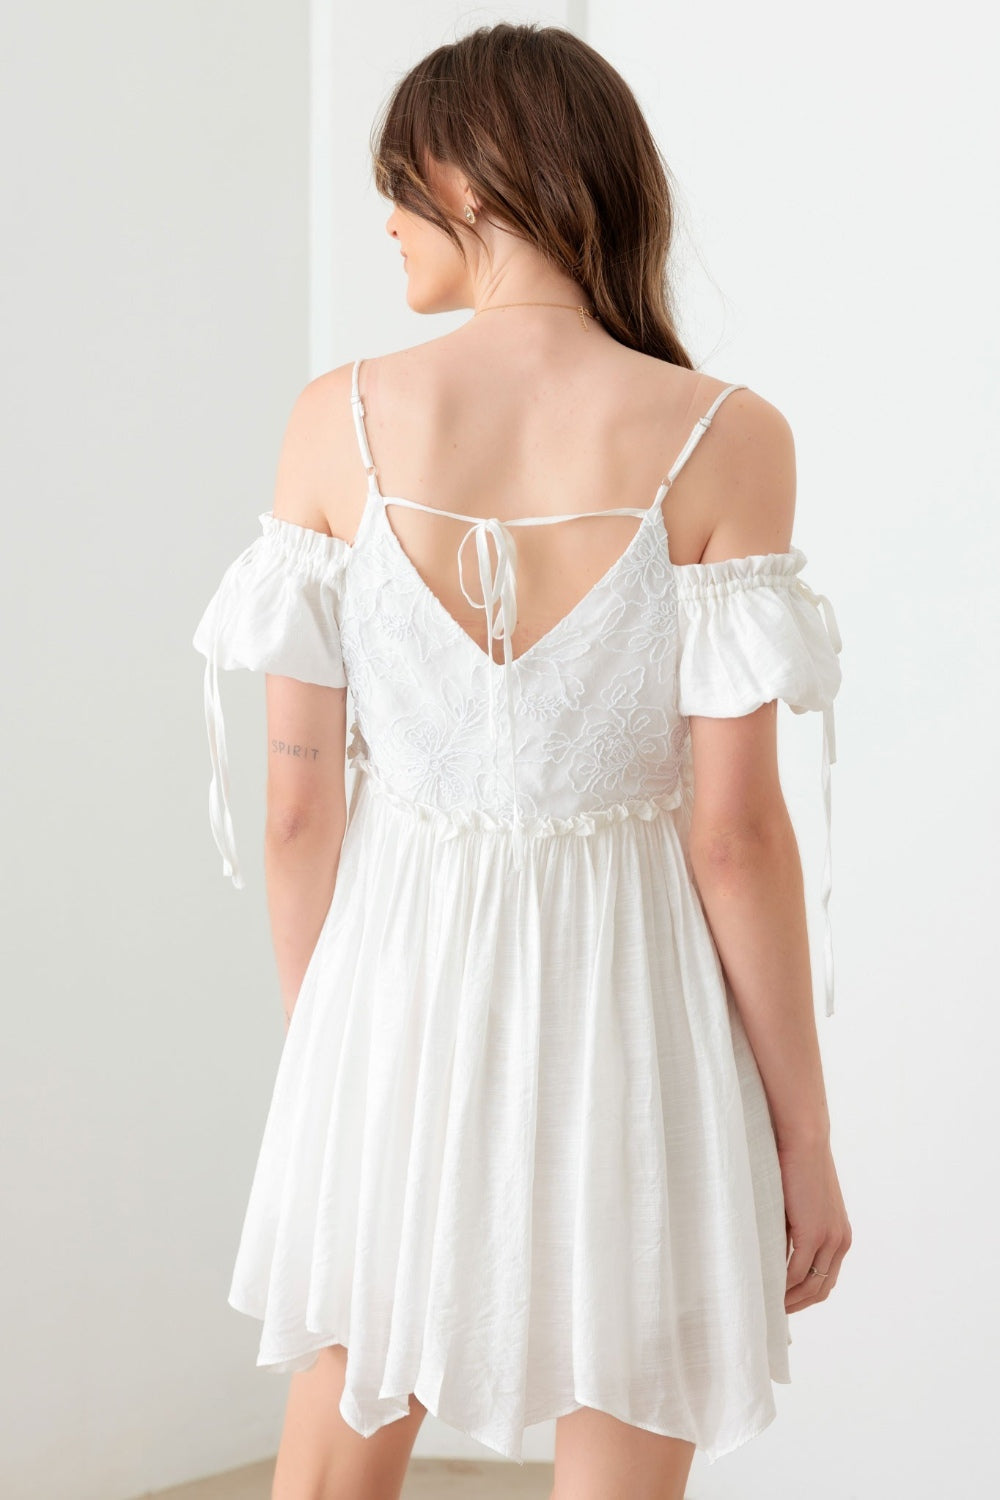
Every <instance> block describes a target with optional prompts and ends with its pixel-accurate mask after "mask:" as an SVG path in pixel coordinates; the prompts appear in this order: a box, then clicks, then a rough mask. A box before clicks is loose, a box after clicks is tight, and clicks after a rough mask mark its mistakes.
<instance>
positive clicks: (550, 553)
mask: <svg viewBox="0 0 1000 1500" xmlns="http://www.w3.org/2000/svg"><path fill="white" fill-rule="evenodd" d="M520 315H521V314H520V313H519V312H518V311H515V312H514V313H513V316H515V317H516V316H520ZM507 316H508V313H506V312H497V314H496V318H498V319H502V318H504V317H507ZM511 330H512V331H511V334H509V335H507V337H506V338H503V339H502V340H498V338H497V337H496V335H495V334H492V331H490V332H487V331H486V330H476V331H475V332H476V334H477V335H478V336H477V337H473V335H472V333H471V332H470V330H469V326H468V325H466V327H465V328H463V329H462V330H459V331H458V332H456V333H452V334H448V335H445V336H444V337H443V338H440V339H435V340H432V341H430V342H429V343H428V344H424V345H418V346H416V347H415V348H411V349H405V350H402V351H399V352H397V353H393V354H389V355H385V356H381V357H379V358H367V359H364V360H363V362H362V365H361V370H360V373H359V387H360V392H361V396H362V398H363V401H364V409H365V418H364V420H365V426H366V429H367V435H368V442H369V445H370V451H371V455H372V458H373V461H374V463H375V465H376V469H377V478H378V484H379V489H380V490H381V492H382V494H383V496H386V497H403V498H405V499H408V500H414V501H418V502H420V503H421V504H424V505H427V506H432V507H436V508H438V509H440V510H444V511H448V512H460V513H463V514H471V515H475V516H481V517H483V518H487V517H491V516H493V517H498V518H500V519H501V520H508V519H516V518H519V517H526V516H542V515H558V514H561V513H567V512H572V513H576V512H587V513H591V512H594V513H597V512H600V511H603V510H607V509H615V508H617V507H624V506H629V507H633V508H637V509H645V508H646V507H648V506H649V505H650V504H651V503H652V502H653V500H654V498H655V495H656V491H657V488H658V486H659V485H660V482H661V480H662V479H663V478H664V477H665V476H666V474H667V472H668V470H669V468H670V466H671V464H672V463H673V461H674V460H675V459H676V458H677V456H678V454H679V453H680V451H681V449H682V447H683V444H684V442H685V440H686V439H687V437H688V436H689V434H690V431H691V428H692V426H693V424H694V423H695V421H696V419H697V418H698V417H699V416H701V415H702V414H703V413H704V411H705V410H707V408H708V407H709V406H710V404H711V402H712V401H713V400H714V399H715V398H716V396H717V395H718V394H719V393H720V392H721V391H722V390H723V389H725V383H724V382H723V381H720V380H717V379H715V378H714V377H711V376H707V375H700V374H697V373H695V372H693V371H690V370H686V369H681V368H678V367H677V366H672V365H666V364H664V362H663V361H661V360H656V359H651V358H649V357H647V356H646V355H643V354H640V353H638V352H637V351H634V350H631V349H626V348H624V347H623V346H622V345H620V344H618V343H616V342H615V341H614V340H613V339H610V338H608V337H607V336H606V335H604V334H603V333H601V332H600V331H598V330H596V329H594V330H589V331H588V337H587V338H586V339H580V338H579V337H575V338H573V339H571V341H570V343H569V345H567V344H566V343H565V342H564V341H562V340H560V339H559V338H558V337H552V334H553V332H554V331H553V330H550V331H549V335H550V336H549V338H548V340H547V341H546V342H544V343H543V342H541V341H539V340H538V338H537V337H534V338H533V339H532V341H531V343H530V345H528V346H526V345H525V341H524V340H523V339H522V338H520V337H516V335H518V334H520V333H521V332H522V331H523V325H522V326H521V327H520V328H515V326H514V325H513V324H511ZM571 331H572V332H578V330H575V329H574V330H571ZM536 332H537V330H536ZM581 344H587V345H588V349H587V351H586V354H585V356H583V357H581V348H580V346H581ZM346 376H347V367H343V368H342V369H341V370H338V371H334V372H331V374H330V375H327V376H324V377H322V378H321V381H320V382H317V384H320V385H322V384H325V386H326V390H325V392H324V393H323V395H322V400H321V401H317V402H316V404H315V417H314V427H315V441H316V443H317V444H322V443H326V444H327V446H328V450H329V462H330V472H329V484H328V487H327V492H326V493H327V500H326V504H325V506H324V518H325V520H326V523H327V526H328V528H329V530H330V531H331V532H332V533H333V534H334V535H335V536H341V537H343V538H345V539H346V540H350V539H351V538H352V537H353V536H354V534H355V532H356V530H357V526H358V523H359V521H360V517H361V513H362V510H363V506H364V501H365V496H366V484H365V480H364V473H363V470H362V469H361V467H360V466H359V465H358V462H357V456H358V451H357V444H356V441H355V434H354V431H353V430H352V427H351V424H350V421H349V419H348V415H347V410H348V407H347V400H346V399H345V395H346V388H347V379H346ZM317 394H319V392H317ZM783 429H784V423H783V419H782V418H781V417H780V415H779V414H778V413H777V412H776V411H775V409H774V408H773V407H771V406H770V405H769V404H768V403H767V402H765V401H764V400H763V399H762V398H761V397H759V396H757V395H755V394H754V393H753V392H750V391H747V390H746V389H745V388H741V389H740V390H739V391H737V392H735V393H734V395H733V397H732V398H731V399H730V400H729V401H728V402H727V405H726V408H725V411H724V412H723V413H722V414H721V415H720V418H719V419H718V420H717V421H716V423H715V424H714V427H713V436H712V442H711V444H707V445H705V448H704V449H703V451H702V452H700V453H699V456H698V461H697V463H692V464H691V465H690V466H688V465H685V468H684V470H683V471H682V473H681V474H680V475H679V476H678V478H677V480H676V488H674V486H671V492H670V494H669V495H668V496H667V497H666V498H665V500H664V503H663V506H662V518H663V523H664V525H665V527H666V529H667V531H668V534H669V540H668V546H669V555H670V558H671V560H672V561H673V562H674V563H687V562H697V561H699V560H700V559H701V558H702V555H703V553H705V549H706V545H707V544H708V542H709V539H710V537H711V535H712V532H713V529H714V527H715V524H716V520H717V518H718V514H719V511H720V510H721V509H722V508H723V507H724V504H725V497H726V495H727V494H728V496H729V499H730V504H731V505H732V504H735V503H740V502H741V500H742V503H743V504H744V505H745V504H746V503H747V502H746V500H745V498H743V497H742V496H741V495H740V493H739V492H738V491H737V492H735V493H734V490H733V487H732V485H731V484H729V483H728V482H727V481H728V480H729V477H730V475H729V472H728V471H729V468H731V467H732V465H733V461H734V454H735V452H736V451H737V449H738V447H739V446H740V445H741V444H742V445H743V446H744V447H745V443H746V440H747V438H748V437H753V438H756V441H757V443H758V446H760V445H762V444H763V445H766V444H768V443H770V445H771V451H772V454H773V457H771V458H769V457H768V455H767V453H766V452H765V453H764V455H763V456H762V457H758V459H757V471H758V473H760V474H761V480H760V487H761V488H764V486H765V485H766V486H767V487H769V488H771V489H772V491H773V488H774V483H773V482H772V481H771V477H770V476H771V475H772V474H773V475H777V474H778V472H779V470H780V467H781V465H782V464H784V465H785V467H786V468H787V449H786V448H785V447H784V446H783V439H784V431H783ZM709 448H711V450H712V451H711V452H709V451H708V449H709ZM743 479H744V489H745V488H746V484H747V475H746V470H745V468H744V476H743ZM279 503H280V495H279ZM389 519H390V522H391V525H392V528H393V530H394V532H395V533H396V536H397V537H398V539H399V542H400V545H401V546H402V548H403V550H404V551H405V553H406V554H407V556H408V557H409V558H410V559H411V561H412V562H413V564H414V566H415V567H416V569H417V571H418V572H419V574H420V576H421V577H422V579H423V580H424V582H425V583H426V584H427V586H428V587H429V588H430V589H431V591H432V592H433V593H434V594H435V596H436V597H437V598H438V599H439V600H440V601H441V603H442V605H443V606H444V607H445V608H446V609H447V611H448V613H449V614H450V615H451V616H452V618H453V619H454V620H456V621H457V622H458V623H459V624H460V625H461V626H462V628H463V629H465V630H466V631H467V633H468V634H469V635H470V636H471V637H472V638H473V639H474V640H475V641H476V642H477V643H478V644H479V645H480V646H481V647H482V648H483V649H484V650H486V649H488V647H487V636H486V627H485V622H484V617H483V611H482V610H481V609H479V610H477V609H475V608H474V607H473V606H472V605H470V603H469V601H468V600H467V599H466V598H465V596H464V595H463V593H462V590H461V587H460V583H459V576H458V569H457V567H456V561H455V551H456V547H457V546H458V544H459V542H460V540H461V537H462V534H463V531H464V530H465V526H464V525H463V523H462V522H461V521H458V520H450V519H447V518H443V519H440V520H438V519H435V518H433V517H428V516H426V515H424V514H421V513H416V512H414V511H412V510H408V509H405V508H403V507H401V506H390V508H389ZM635 529H636V522H635V520H633V519H631V518H630V517H627V516H614V515H609V516H607V517H606V518H602V519H600V520H599V521H597V522H596V523H595V522H594V521H593V520H590V519H582V520H576V521H565V522H562V523H560V524H559V525H558V526H536V527H530V528H529V527H521V528H520V529H519V530H518V531H517V538H516V540H517V570H518V571H517V594H518V610H517V615H518V620H517V627H516V630H515V634H514V637H513V641H512V645H513V652H514V655H515V656H517V655H518V654H520V653H521V652H522V651H524V650H526V649H527V648H528V647H529V646H531V645H533V644H534V643H535V642H537V641H538V640H539V638H540V637H541V636H542V635H543V634H544V633H545V632H546V631H547V630H549V629H551V628H552V627H553V625H555V624H556V623H557V622H558V621H559V620H560V619H561V618H562V617H563V616H565V615H567V614H568V613H569V612H570V610H571V609H572V608H573V607H574V606H575V605H577V604H578V603H579V602H580V601H581V599H582V598H583V597H584V596H585V594H586V592H587V590H588V589H589V588H590V587H592V585H593V584H594V582H595V581H596V580H597V579H598V578H600V577H601V576H602V575H603V574H604V573H605V572H607V570H608V569H609V568H610V567H611V566H612V565H613V564H614V562H615V560H616V559H617V558H618V557H619V556H620V555H621V554H622V552H623V551H624V549H625V548H626V546H627V545H628V544H629V542H630V540H631V538H632V536H633V534H634V532H635ZM709 555H710V554H709ZM494 657H495V659H496V660H498V661H499V660H500V657H501V652H500V649H499V646H498V644H496V643H495V644H494Z"/></svg>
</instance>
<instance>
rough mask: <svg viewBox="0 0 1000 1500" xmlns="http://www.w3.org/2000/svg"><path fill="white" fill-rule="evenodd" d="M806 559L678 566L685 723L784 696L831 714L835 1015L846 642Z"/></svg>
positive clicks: (827, 950)
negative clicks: (840, 700)
mask: <svg viewBox="0 0 1000 1500" xmlns="http://www.w3.org/2000/svg"><path fill="white" fill-rule="evenodd" d="M806 561H807V559H806V556H805V554H804V553H803V552H802V551H800V550H799V548H797V547H793V548H791V549H790V550H789V551H788V552H772V553H761V554H754V555H752V556H748V557H732V558H726V559H723V560H721V561H719V562H711V563H686V564H683V565H680V566H678V567H676V568H675V577H676V583H677V601H678V619H679V626H680V655H679V660H678V707H679V709H680V712H681V713H682V714H684V715H685V716H690V715H692V714H698V715H704V716H706V717H708V718H735V717H740V716H742V715H744V714H748V713H753V712H754V711H755V710H756V709H758V708H760V707H761V705H762V704H764V703H770V702H772V701H773V700H775V699H778V698H780V699H782V700H783V701H784V702H786V703H787V704H788V705H789V707H790V708H791V709H792V710H793V712H794V713H805V712H807V711H808V710H817V711H819V712H821V713H822V715H823V753H822V768H821V776H822V786H823V805H824V811H825V814H826V852H825V856H824V861H823V878H822V886H821V902H822V908H823V918H824V942H823V946H824V972H825V1009H826V1014H827V1015H828V1016H832V1015H833V1012H834V982H833V937H832V932H831V926H830V910H829V903H830V895H831V891H832V886H833V882H832V864H831V824H832V814H831V792H830V767H831V765H832V764H833V763H834V762H835V761H836V759H837V745H836V734H835V726H834V713H833V700H834V699H835V697H836V696H837V693H838V691H839V689H840V684H841V669H840V663H839V661H838V659H837V658H838V656H839V653H840V651H841V648H842V641H841V636H840V630H839V628H838V625H837V620H836V616H835V614H834V611H833V605H832V604H831V603H830V600H829V599H828V598H827V597H826V595H825V594H817V593H814V592H813V590H812V589H811V588H810V587H809V585H808V584H807V583H806V582H805V581H804V580H803V579H802V578H801V577H800V576H799V575H800V574H801V572H802V569H803V567H804V566H805V563H806Z"/></svg>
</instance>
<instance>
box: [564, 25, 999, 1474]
mask: <svg viewBox="0 0 1000 1500" xmlns="http://www.w3.org/2000/svg"><path fill="white" fill-rule="evenodd" d="M985 19H986V11H985V10H984V8H983V7H981V6H976V5H974V4H970V3H968V0H958V3H957V4H955V5H953V6H950V7H949V8H948V9H947V10H930V9H928V8H927V7H916V8H914V7H910V8H904V7H902V6H899V5H894V4H888V3H886V0H878V3H876V4H874V5H873V4H870V3H868V4H861V3H859V0H846V3H845V4H842V5H840V6H838V7H836V8H834V9H830V8H829V7H827V8H820V9H816V8H811V7H803V6H801V5H796V4H792V3H788V0H761V3H758V4H755V5H752V6H747V5H745V4H741V3H737V0H715V3H713V4H712V5H711V7H704V6H691V5H678V4H670V5H666V6H652V5H647V4H645V3H642V4H637V3H630V4H629V3H622V0H615V3H611V0H591V6H590V25H589V30H588V40H589V41H590V42H592V44H593V45H594V46H596V47H597V48H598V49H599V50H601V51H602V52H604V53H605V55H606V56H607V57H608V58H609V59H610V60H611V61H612V62H613V63H614V64H615V65H616V66H617V67H618V68H619V69H621V71H622V72H623V73H624V74H625V76H626V77H627V78H628V79H629V80H630V82H631V83H632V85H633V87H634V88H635V89H636V90H637V92H638V94H639V97H640V100H641V101H642V102H643V103H644V105H645V106H646V108H647V110H648V112H649V115H650V119H651V121H652V123H653V126H654V129H655V132H656V134H657V138H658V140H659V141H660V144H661V146H662V148H663V151H664V153H665V155H666V158H667V160H668V162H669V163H670V164H671V167H672V168H673V170H674V172H675V173H676V174H677V175H678V177H679V179H680V182H681V185H682V190H683V196H684V206H685V213H686V222H687V232H686V234H685V237H684V240H683V245H682V262H683V263H684V264H686V267H687V270H686V273H685V275H684V278H683V281H682V305H683V306H684V308H685V324H686V327H687V330H688V335H689V340H690V343H691V344H692V345H693V346H694V349H695V351H696V355H697V356H698V357H699V358H701V359H702V360H703V362H704V365H705V368H707V369H710V370H711V371H712V373H713V374H716V375H720V376H725V378H726V379H728V380H739V381H744V382H746V383H748V384H750V385H751V386H752V387H753V388H754V389H756V390H758V391H760V392H761V393H762V394H763V395H765V396H766V397H767V398H768V399H769V400H771V401H773V402H774V403H775V404H776V405H778V406H779V407H780V408H781V409H782V410H783V411H784V412H785V413H786V415H787V416H788V418H789V420H790V421H791V423H792V426H793V429H794V431H795V433H796V435H797V450H798V468H799V496H800V498H799V504H798V521H797V532H798V543H799V545H800V546H801V547H802V549H803V550H804V551H805V553H806V554H807V556H808V557H809V558H810V576H811V581H812V584H813V587H814V588H818V589H821V590H823V591H824V592H826V593H827V594H829V595H830V597H831V599H832V600H833V602H834V606H835V608H836V611H837V618H838V621H839V624H840V628H841V632H842V635H843V639H844V651H843V655H842V658H841V660H842V665H843V669H844V686H843V689H842V693H841V696H840V697H839V699H838V703H837V739H838V751H839V760H838V763H837V764H836V765H835V766H834V767H833V811H834V835H833V878H834V888H833V900H832V903H831V915H832V920H833V925H834V942H835V946H836V950H837V1014H836V1015H835V1016H834V1017H833V1018H832V1019H831V1020H830V1021H826V1020H825V1019H824V1018H823V1017H822V1016H821V1017H820V1038H821V1043H822V1047H823V1052H824V1058H825V1063H826V1071H827V1077H828V1082H829V1091H830V1095H831V1105H832V1110H833V1121H834V1149H835V1155H836V1158H837V1161H838V1164H839V1167H840V1173H841V1179H842V1184H843V1187H844V1192H845V1196H846V1198H847V1203H848V1211H849V1213H850V1215H851V1220H852V1225H853V1228H854V1234H855V1243H854V1246H853V1248H852V1250H851V1252H850V1255H849V1256H848V1258H847V1261H846V1262H845V1266H844V1270H843V1272H842V1274H841V1277H840V1281H839V1284H838V1286H837V1288H836V1290H835V1292H834V1294H833V1295H832V1296H831V1298H830V1299H829V1300H828V1301H827V1302H826V1303H825V1304H821V1305H820V1306H818V1307H814V1308H811V1309H808V1310H806V1311H803V1312H801V1313H798V1314H796V1315H795V1316H794V1317H793V1319H792V1323H791V1327H792V1334H793V1340H794V1342H793V1345H792V1348H791V1350H790V1356H791V1367H792V1380H793V1384H792V1385H791V1386H787V1387H780V1386H779V1387H775V1395H776V1400H777V1403H778V1419H777V1421H776V1422H774V1423H773V1424H772V1426H771V1427H770V1428H769V1429H768V1431H767V1432H765V1433H764V1434H763V1435H762V1436H761V1437H759V1438H757V1439H756V1440H755V1441H754V1442H753V1443H751V1444H750V1445H748V1446H747V1447H746V1448H745V1449H743V1450H742V1451H741V1452H739V1453H737V1454H734V1455H731V1456H729V1457H728V1458H726V1459H723V1460H720V1462H719V1463H717V1464H715V1465H713V1466H711V1467H710V1466H708V1465H707V1464H705V1463H704V1462H703V1460H702V1457H701V1455H698V1457H696V1459H695V1466H694V1469H693V1471H692V1481H691V1494H692V1496H694V1497H697V1500H717V1497H718V1500H723V1497H725V1500H730V1497H732V1500H736V1497H739V1500H772V1497H776V1496H802V1495H808V1496H809V1500H854V1497H857V1500H875V1497H883V1496H885V1497H890V1496H891V1497H895V1496H903V1495H905V1496H907V1497H908V1500H938V1497H940V1496H943V1495H959V1494H961V1495H968V1496H980V1495H986V1494H993V1493H997V1489H998V1477H1000V1464H998V1459H997V1456H996V1452H995V1446H994V1444H993V1443H992V1442H991V1441H990V1440H989V1438H988V1436H987V1434H989V1433H991V1432H992V1430H993V1423H992V1419H993V1417H994V1415H995V1407H996V1397H997V1394H998V1390H1000V1387H998V1382H997V1376H996V1370H995V1355H996V1349H997V1343H998V1332H1000V1329H998V1318H997V1311H998V1296H997V1291H996V1284H995V1281H996V1278H995V1276H994V1274H993V1272H992V1269H991V1264H992V1254H993V1246H994V1243H995V1239H996V1235H995V1229H996V1220H997V1215H996V1205H995V1202H994V1194H993V1192H992V1191H991V1189H992V1185H993V1184H994V1183H995V1181H996V1141H997V1139H998V1125H1000V1120H998V1109H997V1097H998V1093H1000V1091H998V1089H997V1086H996V1082H995V1076H994V1075H995V1068H996V1059H997V1040H998V1027H997V1009H996V999H997V978H996V974H997V963H996V954H995V943H994V936H995V931H996V915H995V911H994V908H995V905H996V901H997V896H998V894H1000V892H998V887H997V880H996V855H995V842H994V841H995V838H996V830H997V826H998V824H997V794H996V759H997V757H996V734H997V728H998V713H997V682H998V671H997V664H996V654H997V646H998V643H1000V631H998V609H997V599H998V587H997V580H996V576H995V575H996V558H997V555H998V550H1000V549H998V542H1000V525H998V516H1000V505H998V503H997V493H996V491H997V482H996V476H997V473H998V469H1000V454H998V452H997V447H998V444H997V427H998V424H997V416H998V413H997V391H998V360H997V327H998V322H997V313H998V297H997V273H996V267H997V263H998V244H997V239H998V236H997V228H998V218H1000V215H998V204H997V170H996V161H995V154H993V155H991V152H990V148H991V146H995V142H996V139H997V125H998V121H997V117H996V89H995V78H994V76H993V72H992V71H991V70H990V68H989V61H988V59H989V47H988V45H986V42H987V39H986V37H985V36H984V34H983V28H984V24H985ZM810 717H812V716H810ZM783 734H784V741H783V744H784V746H786V747H787V746H790V745H791V744H793V743H794V744H795V746H796V747H801V746H802V744H803V741H804V740H806V739H808V743H809V745H810V751H811V745H812V743H814V742H815V743H818V739H810V738H809V737H808V732H806V733H802V732H800V730H799V726H798V725H797V724H795V723H791V722H790V716H789V715H787V714H786V715H785V719H784V724H783ZM817 756H818V752H817ZM801 759H802V757H801V756H798V755H796V765H797V764H798V762H799V760H801ZM805 760H806V762H807V764H806V770H807V772H808V774H809V775H810V776H811V777H812V776H813V775H814V774H815V773H814V771H813V765H812V756H811V753H810V754H808V755H807V756H806V757H805ZM796 790H797V791H798V784H797V783H796ZM810 795H811V796H815V795H816V794H815V793H811V794H810ZM796 800H797V801H798V797H797V798H796ZM810 826H811V825H810ZM816 826H817V828H818V826H819V825H818V824H817V825H816ZM813 850H815V853H813ZM820 858H821V840H820V839H819V838H817V840H816V841H815V843H810V848H809V849H808V850H807V851H806V875H807V878H809V877H811V876H812V874H813V872H816V873H818V863H817V861H818V860H819V859H820Z"/></svg>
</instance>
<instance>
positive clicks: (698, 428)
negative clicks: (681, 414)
mask: <svg viewBox="0 0 1000 1500" xmlns="http://www.w3.org/2000/svg"><path fill="white" fill-rule="evenodd" d="M746 390H749V386H746V385H727V386H726V389H725V390H724V391H720V392H719V394H718V395H717V396H716V398H715V400H714V401H713V402H712V404H711V406H710V407H709V408H708V411H707V412H706V413H705V415H704V416H703V417H699V418H698V420H697V422H695V424H694V426H693V428H692V429H691V433H690V436H689V437H688V440H687V442H686V443H685V444H684V447H683V448H682V449H681V451H680V453H678V455H677V457H676V459H675V460H674V466H673V468H672V469H671V470H670V473H669V474H668V475H667V477H666V480H665V481H664V483H665V484H666V485H667V487H668V488H669V486H670V485H672V484H673V482H674V480H675V479H676V478H677V476H678V474H679V473H680V472H681V470H682V469H683V467H684V465H685V464H686V463H687V461H688V459H689V458H690V457H691V455H692V453H693V452H694V450H695V449H696V448H697V446H698V444H699V443H700V442H701V440H702V438H703V437H704V436H705V433H706V432H707V431H708V429H709V427H710V426H711V425H712V418H713V417H714V416H715V413H716V412H717V411H718V409H719V407H720V406H721V405H722V403H723V401H725V399H726V397H727V396H729V395H731V394H732V393H733V391H746Z"/></svg>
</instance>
